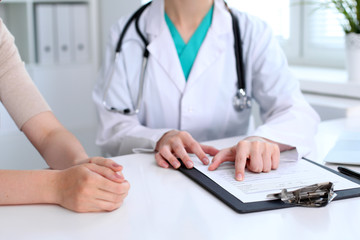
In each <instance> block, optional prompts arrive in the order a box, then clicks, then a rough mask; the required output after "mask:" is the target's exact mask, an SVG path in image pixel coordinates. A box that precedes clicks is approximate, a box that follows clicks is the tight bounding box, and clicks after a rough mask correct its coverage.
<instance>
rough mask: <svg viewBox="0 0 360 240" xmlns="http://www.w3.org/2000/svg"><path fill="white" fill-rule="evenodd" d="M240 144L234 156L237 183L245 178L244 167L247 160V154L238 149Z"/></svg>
mask: <svg viewBox="0 0 360 240" xmlns="http://www.w3.org/2000/svg"><path fill="white" fill-rule="evenodd" d="M239 146H240V144H238V146H237V147H236V156H235V179H236V180H237V181H242V180H244V176H245V166H246V162H247V160H248V156H249V153H248V151H246V150H244V149H240V147H239Z"/></svg>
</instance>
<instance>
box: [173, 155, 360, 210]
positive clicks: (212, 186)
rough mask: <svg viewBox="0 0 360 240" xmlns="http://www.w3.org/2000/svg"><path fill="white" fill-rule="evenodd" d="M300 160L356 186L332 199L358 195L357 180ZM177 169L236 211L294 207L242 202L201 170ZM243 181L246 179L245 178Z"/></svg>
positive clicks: (358, 185)
mask: <svg viewBox="0 0 360 240" xmlns="http://www.w3.org/2000/svg"><path fill="white" fill-rule="evenodd" d="M301 161H307V162H309V163H310V164H314V166H315V167H316V168H320V169H325V170H326V171H329V172H331V173H334V174H336V175H337V176H340V178H342V179H345V180H346V181H347V180H349V181H351V182H352V183H355V185H356V186H357V187H355V188H350V189H346V190H338V191H335V193H336V194H337V196H336V197H335V199H334V200H340V199H345V198H351V197H360V181H359V180H357V179H353V178H350V177H348V176H346V175H344V174H341V173H339V172H336V171H334V170H332V169H330V168H327V167H326V166H323V165H320V164H318V163H315V162H313V161H311V160H309V159H303V160H301ZM179 171H180V172H182V173H183V174H185V175H186V176H187V177H189V178H190V179H192V180H193V181H194V182H196V183H197V184H199V185H200V186H201V187H203V188H204V189H205V190H207V191H208V192H210V193H211V194H212V195H214V196H215V197H217V198H218V199H219V200H221V201H222V202H223V203H225V204H226V205H228V206H229V207H230V208H232V209H233V210H235V211H236V212H237V213H251V212H259V211H266V210H274V209H281V208H289V207H294V205H290V204H286V203H284V202H282V201H281V200H266V201H254V202H243V201H241V200H240V199H239V198H237V197H236V196H234V194H232V193H230V192H229V191H228V190H227V189H225V188H224V187H222V186H220V185H219V184H218V183H217V182H215V181H214V180H213V179H211V178H210V177H208V176H206V175H205V174H204V173H203V172H201V171H199V170H198V169H196V168H195V167H194V168H192V169H187V168H186V167H185V166H184V165H183V164H181V167H180V168H179ZM215 171H216V170H215ZM264 174H268V173H264ZM244 181H246V178H245V180H244ZM279 192H280V191H279Z"/></svg>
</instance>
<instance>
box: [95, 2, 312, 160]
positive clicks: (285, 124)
mask: <svg viewBox="0 0 360 240" xmlns="http://www.w3.org/2000/svg"><path fill="white" fill-rule="evenodd" d="M234 12H235V14H236V15H237V17H238V20H239V25H240V31H241V39H242V42H243V59H244V62H245V75H246V91H247V93H248V95H251V97H252V98H253V100H254V101H257V103H258V104H259V106H260V110H261V118H262V120H263V122H264V124H263V125H261V126H260V127H258V128H257V129H256V130H255V131H254V132H252V133H251V135H253V136H261V137H265V138H268V139H271V140H274V141H276V142H280V143H284V144H287V145H291V146H294V147H296V148H297V151H298V153H299V156H300V157H301V156H303V155H305V154H306V153H308V152H309V150H310V148H311V146H312V143H313V138H314V135H315V132H316V129H317V124H318V122H319V117H318V115H317V114H316V113H315V112H314V110H313V109H312V108H311V107H310V106H309V105H308V103H307V102H306V101H305V100H304V98H303V96H302V94H301V92H300V89H299V84H298V82H297V81H296V80H295V79H294V78H293V77H292V76H291V74H290V72H289V69H288V65H287V61H286V58H285V56H284V54H283V52H282V50H281V48H280V47H279V45H278V43H277V42H276V40H275V39H274V37H273V36H272V33H271V30H270V29H269V27H268V26H267V25H266V24H265V23H264V22H263V21H261V20H259V19H257V18H255V17H252V16H249V15H247V14H246V13H242V12H239V11H237V10H234ZM127 20H128V17H125V18H121V19H120V20H119V21H118V23H117V24H115V25H114V26H113V27H112V29H111V33H110V42H109V43H108V46H107V51H106V57H105V62H104V65H103V70H102V73H101V77H100V79H99V82H98V84H97V85H96V87H95V89H94V94H93V97H94V101H95V104H96V107H97V111H98V115H99V120H100V123H99V131H98V136H97V141H96V142H97V144H98V145H99V146H100V147H101V149H102V150H103V152H104V153H106V154H108V155H122V154H128V153H131V152H132V151H134V149H137V148H148V149H151V150H153V149H154V148H155V145H156V142H157V141H158V140H159V139H160V138H161V136H162V135H163V134H164V133H166V132H167V131H169V130H171V129H179V130H183V131H187V132H189V133H190V134H191V135H192V136H193V137H194V138H195V139H196V140H197V141H205V140H212V139H219V138H226V137H231V136H240V135H244V134H247V133H248V127H249V119H250V115H251V110H249V109H248V110H244V111H242V112H236V111H235V110H234V108H233V105H232V98H233V96H234V94H235V92H236V89H237V75H236V70H235V55H234V38H233V31H232V23H231V16H230V14H229V12H228V11H227V9H226V8H225V5H224V2H223V1H222V0H215V5H214V12H213V20H212V24H211V26H210V28H209V31H208V33H207V35H206V38H205V40H204V42H203V44H202V46H201V48H200V50H199V52H198V55H197V57H196V60H195V62H194V65H193V67H192V69H191V72H190V75H189V77H188V80H187V81H186V80H185V77H184V74H183V71H182V68H181V64H180V61H179V58H178V55H177V52H176V48H175V45H174V42H173V39H172V37H171V35H170V32H169V29H168V27H167V25H166V22H165V19H164V0H154V1H153V3H152V4H151V6H150V7H148V8H147V9H146V10H145V11H144V13H143V14H142V16H141V19H140V29H141V31H142V33H144V35H145V36H146V37H147V39H148V40H149V42H150V44H149V46H148V50H149V51H150V57H149V63H148V66H147V69H146V78H145V86H144V96H143V102H142V104H141V108H140V113H139V114H138V115H135V116H126V115H122V114H119V113H113V112H108V111H107V110H105V108H104V107H103V105H102V98H103V94H104V88H105V85H106V84H105V83H106V81H107V79H108V77H109V74H110V73H109V72H110V69H111V65H112V64H113V59H114V55H115V46H116V44H117V42H118V39H119V35H120V32H121V31H122V29H123V27H124V25H125V23H126V21H127ZM142 55H143V43H142V41H141V40H140V38H139V36H138V35H137V33H136V31H135V27H134V24H132V26H131V27H130V28H129V30H128V32H127V34H126V37H125V40H124V43H123V46H122V51H121V60H120V61H119V63H117V65H116V70H115V73H114V75H113V77H114V79H113V81H112V83H111V86H110V90H109V98H108V103H109V104H110V105H113V106H114V107H117V108H121V109H125V108H129V107H131V108H133V106H134V105H135V103H136V98H137V96H138V89H139V81H140V78H139V75H140V70H141V63H142ZM239 140H240V138H239Z"/></svg>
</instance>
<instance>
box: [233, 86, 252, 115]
mask: <svg viewBox="0 0 360 240" xmlns="http://www.w3.org/2000/svg"><path fill="white" fill-rule="evenodd" d="M233 106H234V109H235V111H237V112H241V111H243V110H244V109H247V108H248V109H250V108H251V97H249V96H247V95H246V93H245V91H244V89H242V88H240V89H238V90H237V91H236V94H235V96H234V97H233Z"/></svg>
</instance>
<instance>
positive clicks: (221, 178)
mask: <svg viewBox="0 0 360 240" xmlns="http://www.w3.org/2000/svg"><path fill="white" fill-rule="evenodd" d="M295 155H296V154H295ZM192 160H193V161H194V167H195V168H196V169H198V170H199V171H200V172H202V173H203V174H205V175H206V176H208V177H209V178H210V179H212V180H213V181H214V182H216V183H217V184H219V185H220V186H221V187H222V188H224V189H225V190H227V191H228V192H229V193H231V194H232V195H234V196H235V197H236V198H238V199H239V200H241V201H242V202H244V203H248V202H258V201H266V200H269V199H268V198H266V196H267V195H268V194H270V193H278V192H281V190H282V189H284V188H286V189H288V190H293V189H297V188H301V187H305V186H308V185H312V184H315V183H322V182H332V183H334V190H335V191H336V190H344V189H351V188H358V187H360V185H359V184H356V183H354V182H352V181H349V180H347V179H345V178H343V177H341V176H339V175H337V174H335V173H332V172H330V171H328V170H326V169H324V168H322V167H319V166H317V165H315V164H313V163H311V162H308V161H306V160H297V156H294V154H293V152H292V151H290V152H285V153H282V154H281V156H280V164H279V167H278V169H277V170H272V171H271V172H269V173H252V172H249V171H247V170H246V171H245V176H244V180H243V181H241V182H239V181H236V180H235V168H234V163H233V162H226V163H223V164H221V165H220V167H219V168H218V169H217V170H215V171H208V166H206V165H203V164H202V163H201V162H200V161H199V160H198V159H197V158H196V157H192Z"/></svg>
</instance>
